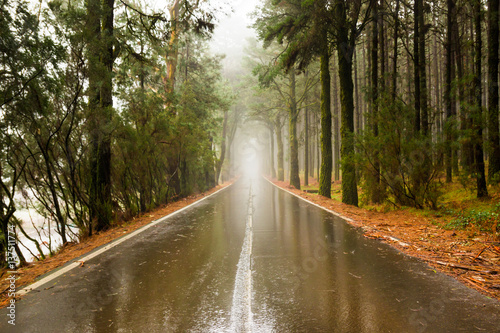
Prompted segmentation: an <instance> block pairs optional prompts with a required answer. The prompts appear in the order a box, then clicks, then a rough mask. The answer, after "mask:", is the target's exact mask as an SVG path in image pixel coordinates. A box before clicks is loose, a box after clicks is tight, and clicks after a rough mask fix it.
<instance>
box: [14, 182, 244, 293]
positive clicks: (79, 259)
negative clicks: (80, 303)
mask: <svg viewBox="0 0 500 333" xmlns="http://www.w3.org/2000/svg"><path fill="white" fill-rule="evenodd" d="M235 182H236V181H234V182H233V183H231V184H229V185H228V186H225V187H223V188H221V189H219V190H217V191H215V192H213V193H211V194H209V195H207V196H205V197H203V198H201V199H199V200H197V201H195V202H193V203H191V204H189V205H187V206H185V207H182V208H181V209H179V210H176V211H175V212H172V213H170V214H168V215H165V216H163V217H160V218H159V219H157V220H153V221H151V222H150V223H148V224H146V225H144V226H142V227H140V228H139V229H136V230H134V231H132V232H131V233H129V234H126V235H124V236H122V237H119V238H117V239H114V240H112V241H111V242H109V243H107V244H105V245H103V246H101V247H98V248H96V249H94V250H92V251H90V252H89V253H87V254H84V255H83V256H80V257H77V258H74V259H72V260H70V261H68V262H67V263H66V264H64V265H63V266H61V267H60V268H56V269H54V270H53V271H52V272H49V273H47V274H45V276H44V277H42V278H41V279H40V280H38V281H35V282H33V283H32V284H30V285H28V286H25V287H24V288H22V289H20V290H18V291H16V297H19V296H24V295H26V294H27V293H29V292H30V291H32V290H34V289H37V288H39V287H41V286H43V285H45V284H47V283H49V282H50V281H52V280H54V279H56V278H57V277H59V276H61V275H63V274H65V273H67V272H69V271H71V270H72V269H73V268H76V267H79V266H81V263H82V262H85V261H88V260H90V259H92V258H94V257H97V256H98V255H100V254H102V253H104V252H106V251H108V250H110V249H112V248H114V247H115V246H117V245H119V244H121V243H123V242H124V241H126V240H129V239H130V238H133V237H135V236H137V235H139V234H140V233H142V232H143V231H145V230H147V229H149V228H151V227H153V226H155V225H157V224H160V223H162V222H165V221H166V220H167V219H169V218H170V217H172V216H174V215H176V214H178V213H181V212H183V211H185V210H187V209H189V208H191V207H193V206H194V205H197V204H199V203H200V202H202V201H204V200H205V199H208V198H210V197H212V196H215V195H216V194H218V193H220V192H222V191H223V190H225V189H227V188H229V187H231V186H232V185H233V184H234V183H235Z"/></svg>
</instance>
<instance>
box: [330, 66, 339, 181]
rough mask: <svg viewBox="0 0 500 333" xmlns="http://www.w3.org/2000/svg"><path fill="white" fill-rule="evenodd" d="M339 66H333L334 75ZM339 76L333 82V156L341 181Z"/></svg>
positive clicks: (336, 172)
mask: <svg viewBox="0 0 500 333" xmlns="http://www.w3.org/2000/svg"><path fill="white" fill-rule="evenodd" d="M336 69H337V66H336V65H335V64H333V73H338V71H337V70H336ZM337 76H338V75H334V77H333V79H332V80H331V81H332V90H333V91H332V94H333V104H332V105H333V138H334V140H333V155H334V161H335V164H334V167H333V169H334V179H335V180H336V181H338V180H340V111H339V101H338V87H337Z"/></svg>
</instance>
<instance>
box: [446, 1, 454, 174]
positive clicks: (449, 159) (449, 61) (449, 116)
mask: <svg viewBox="0 0 500 333" xmlns="http://www.w3.org/2000/svg"><path fill="white" fill-rule="evenodd" d="M447 8H448V13H447V17H446V27H447V29H446V73H445V78H446V82H445V86H444V88H445V93H444V104H445V108H446V111H445V112H446V124H445V133H446V141H445V169H446V182H447V183H451V182H452V171H453V165H452V164H453V151H452V143H453V140H452V132H453V128H452V126H453V110H452V109H453V106H454V105H455V101H454V100H453V96H452V89H451V88H452V81H453V77H454V67H455V64H454V61H453V54H454V52H453V50H454V47H453V35H452V31H453V16H454V13H455V0H447Z"/></svg>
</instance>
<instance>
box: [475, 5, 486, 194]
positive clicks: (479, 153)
mask: <svg viewBox="0 0 500 333" xmlns="http://www.w3.org/2000/svg"><path fill="white" fill-rule="evenodd" d="M481 12H482V8H481V0H475V3H474V30H475V35H476V40H475V60H474V62H475V72H476V73H475V77H474V88H475V89H474V93H475V94H474V96H475V104H476V115H475V117H473V122H474V126H473V128H474V132H475V134H476V135H475V138H474V160H475V161H474V164H475V171H476V181H477V197H478V198H483V197H487V196H488V189H487V187H486V177H485V172H484V156H483V121H482V109H483V105H482V97H483V96H482V87H481V78H482V75H481V70H482V59H481V57H482V47H483V42H482V38H481V35H482V33H481V19H482V13H481Z"/></svg>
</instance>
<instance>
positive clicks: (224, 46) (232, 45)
mask: <svg viewBox="0 0 500 333" xmlns="http://www.w3.org/2000/svg"><path fill="white" fill-rule="evenodd" d="M259 3H260V0H235V1H231V5H230V6H225V8H226V10H228V9H229V8H230V7H232V12H230V9H229V10H228V11H229V13H226V15H225V14H224V12H223V13H221V14H219V16H218V17H217V19H218V20H219V23H218V24H217V27H216V29H215V31H214V35H213V38H212V40H211V42H210V46H211V49H212V52H213V53H217V54H225V55H226V58H225V59H224V61H223V63H224V72H225V73H226V75H231V73H234V72H238V71H239V69H240V68H241V62H242V59H243V57H244V47H245V44H246V40H247V38H249V37H252V36H255V31H254V30H253V29H252V28H251V27H250V26H251V25H252V19H251V18H250V14H251V13H252V12H253V11H254V10H255V9H256V6H257V5H258V4H259Z"/></svg>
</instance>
